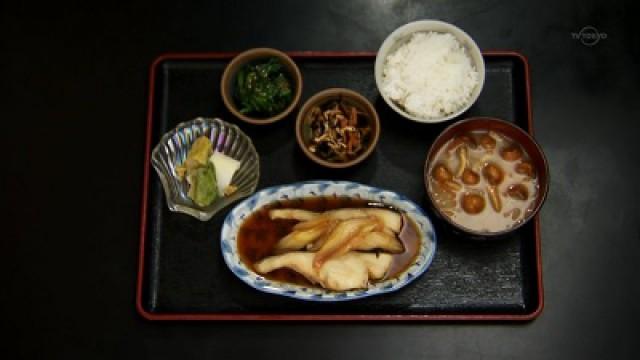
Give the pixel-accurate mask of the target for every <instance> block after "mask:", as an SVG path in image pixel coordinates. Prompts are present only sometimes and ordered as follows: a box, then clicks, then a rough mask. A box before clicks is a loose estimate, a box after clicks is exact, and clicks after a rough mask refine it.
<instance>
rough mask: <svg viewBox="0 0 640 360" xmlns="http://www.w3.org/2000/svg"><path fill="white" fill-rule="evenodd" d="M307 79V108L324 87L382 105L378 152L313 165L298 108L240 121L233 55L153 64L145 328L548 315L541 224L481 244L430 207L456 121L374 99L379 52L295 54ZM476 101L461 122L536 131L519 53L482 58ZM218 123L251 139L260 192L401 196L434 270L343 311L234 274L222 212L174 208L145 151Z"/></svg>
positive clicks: (143, 231) (142, 269) (141, 300)
mask: <svg viewBox="0 0 640 360" xmlns="http://www.w3.org/2000/svg"><path fill="white" fill-rule="evenodd" d="M289 54H290V55H291V56H292V58H293V59H294V60H295V61H296V62H297V63H298V65H299V67H300V70H301V72H302V76H303V81H304V86H303V87H304V89H303V96H302V99H301V101H302V102H304V101H305V100H306V99H307V98H309V96H311V95H312V94H314V93H316V92H318V91H319V90H322V89H325V88H329V87H347V88H351V89H353V90H355V91H358V92H360V93H362V94H363V95H364V96H366V97H368V98H369V99H370V100H371V101H372V102H373V104H374V105H375V107H376V109H377V111H378V113H379V115H380V120H381V126H382V132H381V136H380V141H379V143H378V146H377V148H376V151H375V152H374V153H373V154H372V156H371V157H370V158H369V159H367V160H366V161H365V162H363V163H362V164H360V165H359V166H357V167H354V168H351V169H346V170H328V169H325V168H321V167H319V166H318V165H315V164H314V163H312V162H311V161H310V160H308V159H307V158H306V157H305V156H304V155H303V154H302V151H301V150H300V149H298V145H297V143H296V140H295V133H294V123H295V114H296V113H295V111H294V113H293V114H292V115H290V116H289V117H288V118H286V119H284V120H282V121H280V122H278V123H276V124H273V125H269V126H252V125H249V124H245V123H243V122H241V121H239V120H236V119H234V118H233V116H232V115H231V114H230V113H229V112H228V111H227V110H226V109H225V107H224V105H223V103H222V98H221V96H220V79H221V76H222V72H223V70H224V67H225V66H226V64H227V63H228V62H229V60H230V59H231V58H232V57H233V56H234V55H235V54H234V53H198V54H168V55H164V56H161V57H159V58H158V59H157V60H156V61H155V62H154V63H153V65H152V66H151V71H150V86H149V109H148V119H147V121H148V123H147V139H146V140H147V144H146V156H145V164H144V167H145V170H144V171H145V176H144V192H143V197H142V218H141V228H140V263H139V272H138V283H137V286H138V288H137V297H136V306H137V309H138V312H139V313H140V314H141V315H142V316H143V317H145V318H146V319H150V320H458V321H460V320H531V319H533V318H535V317H536V316H537V315H538V314H539V313H540V311H541V310H542V307H543V292H542V277H541V260H540V231H539V219H538V218H537V217H536V218H535V219H534V220H533V221H531V222H530V223H528V224H527V225H525V226H524V227H522V228H520V229H519V230H518V231H516V232H515V233H514V234H512V235H510V236H509V237H507V238H505V239H503V240H500V241H493V242H485V243H481V242H477V241H471V240H469V239H465V238H463V237H462V236H461V235H459V234H454V233H451V232H449V231H448V229H447V228H446V227H445V226H444V224H443V223H442V222H441V221H439V220H438V219H437V218H436V217H435V216H434V214H432V213H430V212H429V211H428V209H429V206H428V203H427V201H428V200H427V197H426V193H425V188H424V185H423V179H422V173H423V166H424V161H425V157H426V154H427V151H428V149H429V146H430V144H431V142H432V141H433V140H434V138H435V137H436V136H437V135H438V134H439V133H440V131H442V130H443V129H444V127H445V126H447V125H449V124H450V122H449V123H446V124H440V125H430V124H417V123H414V122H411V121H409V120H406V119H403V118H402V117H400V116H399V115H397V114H396V113H395V112H393V110H392V109H391V108H389V107H388V106H387V105H386V104H385V103H384V101H383V100H382V97H381V96H380V95H379V94H378V91H377V88H376V85H375V79H374V75H373V67H374V61H375V54H374V53H351V52H350V53H344V52H291V53H289ZM484 57H485V63H486V79H485V85H484V89H483V91H482V94H481V95H480V98H479V100H478V102H477V103H476V104H475V105H474V106H473V107H471V109H470V110H469V111H467V113H465V114H463V116H461V117H460V119H462V118H465V117H471V116H491V117H498V118H502V119H505V120H507V121H512V122H514V123H516V124H517V125H518V126H520V127H522V128H523V129H525V130H526V131H529V132H530V133H531V131H532V118H531V100H530V84H529V70H528V64H527V61H526V59H525V58H524V57H523V56H522V55H520V54H518V53H515V52H510V51H492V52H485V53H484ZM198 116H203V117H219V118H222V119H223V120H226V121H230V122H233V123H236V124H237V125H238V126H240V127H241V128H242V130H243V131H245V132H246V133H247V135H249V136H250V137H251V138H252V140H253V142H254V144H255V146H256V149H257V151H258V153H259V155H260V172H261V177H260V182H259V185H258V189H261V188H264V187H268V186H273V185H280V184H286V183H292V182H297V181H303V180H310V179H334V180H337V179H340V180H350V181H355V182H359V183H363V184H370V185H373V186H376V187H379V188H385V189H389V190H392V191H395V192H398V193H401V194H404V195H405V196H407V197H408V198H410V199H411V200H413V201H415V202H416V203H417V204H419V205H421V206H422V207H423V208H424V209H427V213H428V214H429V215H430V217H431V218H432V220H433V221H434V224H435V226H436V231H437V235H438V249H437V252H436V255H435V259H434V261H433V263H432V265H431V267H430V268H429V270H428V271H427V272H426V273H425V274H424V275H423V276H422V277H420V278H419V279H417V280H416V281H415V282H413V283H411V284H410V285H408V286H407V287H405V288H403V289H401V290H400V291H398V292H395V293H391V294H386V295H381V296H375V297H371V298H365V299H361V300H356V301H352V302H342V303H309V302H304V301H300V300H295V299H289V298H283V297H279V296H276V295H270V294H265V293H262V292H259V291H256V290H254V289H253V288H250V287H249V286H247V285H246V284H244V283H243V282H242V281H240V280H239V279H237V278H235V276H234V275H233V274H232V273H231V271H230V270H229V269H228V268H227V266H226V265H225V263H224V261H223V259H222V255H221V253H220V248H219V243H220V238H219V236H220V228H221V224H222V221H223V219H224V217H225V216H226V213H227V211H229V210H231V208H232V207H228V208H227V209H225V210H223V211H221V212H220V213H219V214H218V215H216V216H214V217H213V219H211V220H210V221H208V222H201V221H198V220H196V219H194V218H191V217H189V216H187V215H184V214H178V213H172V212H170V211H169V210H168V208H167V205H166V202H165V198H164V194H163V191H162V186H161V184H160V180H159V178H158V176H157V175H156V174H155V172H154V171H153V170H152V169H151V165H150V161H149V155H150V154H149V153H150V150H151V148H152V147H153V146H155V145H156V144H157V143H158V141H159V139H160V137H161V136H162V134H164V133H165V132H167V131H169V130H171V129H172V128H173V127H174V126H175V125H177V124H178V123H180V122H183V121H186V120H191V119H193V118H195V117H198Z"/></svg>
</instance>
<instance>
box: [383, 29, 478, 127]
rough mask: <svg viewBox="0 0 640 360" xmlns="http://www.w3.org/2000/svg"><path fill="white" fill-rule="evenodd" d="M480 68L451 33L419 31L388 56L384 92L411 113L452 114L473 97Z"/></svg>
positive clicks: (429, 116) (427, 115) (426, 115)
mask: <svg viewBox="0 0 640 360" xmlns="http://www.w3.org/2000/svg"><path fill="white" fill-rule="evenodd" d="M476 86H478V71H477V70H476V69H475V67H474V66H473V63H472V61H471V58H470V56H469V55H467V53H466V50H465V48H464V47H463V46H462V45H461V44H460V42H458V40H457V39H456V38H455V36H453V35H451V34H449V33H438V32H418V33H415V34H413V35H412V36H411V38H410V39H409V41H408V42H406V43H405V44H403V45H401V46H400V47H399V48H398V49H397V50H395V51H394V52H393V53H391V54H390V55H389V56H387V59H386V61H385V64H384V68H383V82H382V92H383V93H384V94H385V95H386V96H388V97H389V98H390V99H391V100H393V102H395V103H396V104H397V105H399V106H400V107H401V108H403V109H404V110H405V111H406V112H408V113H409V114H411V115H413V116H416V117H419V118H422V119H427V120H428V119H434V118H439V117H442V116H447V115H450V114H452V113H454V112H456V111H457V110H459V109H460V108H462V107H463V106H465V105H466V104H467V103H468V102H469V101H470V98H471V94H472V93H473V91H474V89H475V87H476Z"/></svg>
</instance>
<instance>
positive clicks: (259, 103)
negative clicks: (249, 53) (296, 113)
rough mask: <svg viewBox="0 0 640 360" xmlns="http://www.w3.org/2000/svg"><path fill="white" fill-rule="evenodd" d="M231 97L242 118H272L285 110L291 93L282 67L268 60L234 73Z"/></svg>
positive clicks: (289, 84)
mask: <svg viewBox="0 0 640 360" xmlns="http://www.w3.org/2000/svg"><path fill="white" fill-rule="evenodd" d="M234 97H235V99H236V101H237V103H238V108H239V110H240V112H241V113H242V114H247V115H256V116H272V115H276V114H278V113H280V112H282V111H283V110H284V109H285V108H286V107H287V106H289V104H290V103H291V100H292V98H293V91H292V89H291V83H290V81H289V79H287V77H286V76H285V69H284V66H283V65H282V63H281V62H280V60H278V59H277V58H275V57H271V58H268V59H266V60H263V61H260V62H256V63H249V64H246V65H244V66H243V67H242V68H241V69H240V71H238V74H237V75H236V84H235V92H234Z"/></svg>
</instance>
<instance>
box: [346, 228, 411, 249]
mask: <svg viewBox="0 0 640 360" xmlns="http://www.w3.org/2000/svg"><path fill="white" fill-rule="evenodd" d="M351 249H352V250H359V251H371V250H382V251H387V252H390V253H393V254H399V253H401V252H403V251H404V245H402V242H401V241H400V240H398V238H397V237H396V236H395V235H394V234H389V233H387V232H384V231H373V232H370V233H368V234H366V235H364V236H363V237H361V238H360V239H358V241H356V242H355V244H353V246H352V247H351Z"/></svg>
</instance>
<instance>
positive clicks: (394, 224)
mask: <svg viewBox="0 0 640 360" xmlns="http://www.w3.org/2000/svg"><path fill="white" fill-rule="evenodd" d="M269 216H270V217H271V219H289V220H298V221H302V223H299V224H296V226H295V227H294V229H296V230H302V229H305V228H309V227H315V226H317V225H318V224H319V223H321V222H323V221H326V220H328V219H334V220H348V219H355V218H364V217H368V216H373V217H375V218H377V219H378V220H380V221H381V222H382V223H383V224H384V226H385V227H386V228H389V229H391V230H392V231H393V232H395V233H399V232H400V229H401V228H402V216H401V215H400V214H399V213H398V212H396V211H393V210H388V209H378V208H362V209H351V208H346V209H338V210H329V211H326V212H324V213H318V212H313V211H308V210H302V209H273V210H270V211H269ZM307 222H308V224H307Z"/></svg>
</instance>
